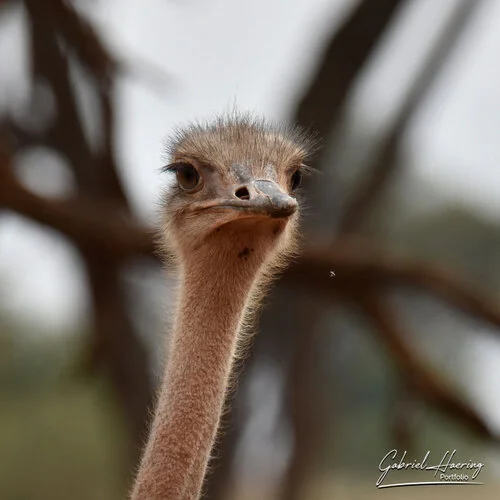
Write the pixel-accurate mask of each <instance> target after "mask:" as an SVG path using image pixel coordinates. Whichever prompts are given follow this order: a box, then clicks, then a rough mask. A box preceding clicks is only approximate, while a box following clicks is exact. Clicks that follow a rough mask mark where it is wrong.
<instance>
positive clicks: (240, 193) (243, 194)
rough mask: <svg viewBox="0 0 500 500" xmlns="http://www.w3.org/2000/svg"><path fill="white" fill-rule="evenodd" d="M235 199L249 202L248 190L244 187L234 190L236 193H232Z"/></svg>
mask: <svg viewBox="0 0 500 500" xmlns="http://www.w3.org/2000/svg"><path fill="white" fill-rule="evenodd" d="M234 194H235V195H236V197H237V198H239V199H240V200H249V199H250V193H249V192H248V189H247V188H246V187H241V188H239V189H237V190H236V193H234Z"/></svg>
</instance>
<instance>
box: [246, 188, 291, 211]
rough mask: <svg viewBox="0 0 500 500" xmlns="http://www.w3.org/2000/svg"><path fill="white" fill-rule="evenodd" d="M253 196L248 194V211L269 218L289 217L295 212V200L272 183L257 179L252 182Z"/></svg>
mask: <svg viewBox="0 0 500 500" xmlns="http://www.w3.org/2000/svg"><path fill="white" fill-rule="evenodd" d="M252 185H253V188H254V189H253V190H252V191H254V193H255V195H254V196H252V193H251V192H250V199H249V200H248V202H249V209H250V210H251V211H258V212H262V213H264V214H266V215H269V216H271V217H290V216H291V215H293V214H294V213H295V212H296V211H297V207H298V204H297V200H295V198H292V197H291V196H290V195H289V194H287V193H285V192H284V191H283V190H282V189H281V187H280V186H279V185H278V184H277V183H276V182H274V181H270V180H264V179H258V180H255V181H253V183H252Z"/></svg>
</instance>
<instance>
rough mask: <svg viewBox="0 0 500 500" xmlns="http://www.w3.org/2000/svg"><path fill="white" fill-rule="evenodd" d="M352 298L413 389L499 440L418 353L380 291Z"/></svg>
mask: <svg viewBox="0 0 500 500" xmlns="http://www.w3.org/2000/svg"><path fill="white" fill-rule="evenodd" d="M353 299H354V301H355V303H357V304H359V305H360V306H361V308H362V309H363V311H364V312H365V314H366V316H367V317H368V319H369V320H370V321H371V322H372V323H373V326H374V327H375V328H376V329H377V330H378V332H379V334H380V337H381V338H382V339H383V340H384V343H385V345H386V346H387V348H388V350H389V352H390V353H391V358H392V359H393V360H394V361H395V362H396V364H397V367H398V369H399V371H400V372H401V374H402V375H403V377H404V379H405V381H406V383H407V384H408V386H409V387H410V389H413V390H414V391H415V392H416V393H417V394H420V395H421V396H422V397H423V399H425V400H426V401H427V402H428V403H430V404H432V405H434V406H435V407H436V408H438V409H439V410H441V411H442V412H443V413H445V414H446V415H448V416H449V417H451V418H455V419H457V420H459V421H460V422H461V423H462V424H464V425H465V426H466V427H467V428H469V429H472V430H473V431H474V432H476V434H478V435H479V436H481V437H483V438H487V439H490V440H493V441H495V442H497V443H498V442H499V437H498V436H497V435H494V434H493V433H492V432H491V430H490V429H489V427H488V426H487V425H486V424H485V422H484V420H483V418H482V417H481V416H480V415H479V414H478V413H477V412H476V410H475V409H474V408H472V407H471V406H470V405H469V404H468V403H466V402H465V401H464V400H463V399H462V398H461V397H459V396H457V395H456V394H455V393H454V392H453V391H452V390H451V389H450V387H449V386H448V384H447V383H445V382H444V381H443V380H442V379H441V377H440V376H439V374H438V373H436V372H435V371H433V370H431V369H429V368H428V367H427V366H425V365H424V364H423V363H422V362H421V361H420V359H419V356H418V355H417V353H416V352H415V351H414V350H413V349H412V348H411V346H410V345H409V344H408V343H407V341H406V338H408V336H407V335H405V333H404V331H403V328H402V326H401V324H400V322H399V321H398V318H397V315H396V313H395V311H393V310H392V307H391V306H390V304H389V302H388V301H387V300H386V299H385V298H384V297H383V294H381V293H380V291H378V290H374V289H373V288H372V289H370V287H367V289H366V290H365V291H364V292H362V293H361V294H356V295H354V296H353Z"/></svg>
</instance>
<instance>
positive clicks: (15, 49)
mask: <svg viewBox="0 0 500 500" xmlns="http://www.w3.org/2000/svg"><path fill="white" fill-rule="evenodd" d="M466 1H476V0H466ZM458 2H459V0H438V1H436V0H413V2H410V5H409V7H408V8H407V9H405V11H403V12H401V13H400V20H399V23H398V24H397V26H394V28H393V29H391V31H390V33H388V36H387V37H386V39H385V40H384V43H383V44H382V46H381V47H380V50H379V54H378V58H377V59H376V60H375V61H374V62H373V64H371V66H370V68H368V70H367V72H366V77H365V78H364V79H363V80H362V81H361V82H360V84H359V86H358V89H357V91H356V94H355V96H354V98H353V108H352V109H353V111H352V119H353V120H356V121H357V122H358V126H359V127H364V128H365V129H366V130H374V131H375V130H380V129H381V128H383V127H384V126H386V125H387V122H388V120H389V119H390V118H391V116H392V113H393V112H394V110H395V108H396V106H397V105H398V103H399V102H400V101H401V99H402V98H404V92H405V89H406V86H407V85H408V84H409V83H410V81H411V79H412V76H413V75H414V72H415V71H416V70H418V67H419V64H420V63H421V62H422V61H423V59H424V57H425V55H426V53H427V52H426V51H428V50H429V48H431V47H432V42H433V40H434V37H435V36H436V34H437V33H438V31H439V29H440V27H441V26H442V22H443V20H444V19H445V18H446V16H447V15H448V14H449V12H450V9H451V8H453V7H454V6H456V5H457V4H458ZM90 5H92V13H91V14H92V18H93V19H94V20H95V22H96V23H97V24H99V25H101V26H102V27H104V28H105V34H106V36H107V39H108V42H109V44H110V45H111V47H112V48H114V49H115V50H116V52H117V53H118V54H121V55H122V56H123V57H124V58H125V59H127V60H130V61H131V63H132V64H133V62H134V60H135V59H136V58H137V57H139V58H140V59H141V60H143V63H144V64H146V63H151V64H152V65H154V66H156V67H157V68H161V69H162V70H163V71H165V73H166V74H167V75H171V76H172V78H173V80H174V82H176V83H175V84H174V86H173V88H170V87H168V86H165V89H164V90H162V91H159V90H158V88H157V87H155V86H153V85H151V84H148V83H147V81H146V79H140V78H126V79H125V80H124V81H123V82H122V84H121V85H120V89H119V90H120V91H119V95H118V99H119V100H120V104H121V106H120V109H121V111H122V115H121V116H120V117H119V122H118V127H117V132H118V152H119V159H120V160H121V164H122V165H123V167H124V177H125V181H126V184H127V188H128V190H129V192H130V194H131V196H132V200H133V202H134V205H135V206H136V207H137V209H138V212H139V213H140V215H141V216H142V217H144V218H146V219H147V220H150V221H152V220H153V219H154V216H155V211H156V201H157V199H158V194H159V191H160V187H161V186H160V181H161V180H160V177H159V175H158V168H159V167H160V166H161V158H162V148H163V146H162V144H163V142H164V140H165V138H166V137H167V136H168V133H169V131H170V130H171V129H172V127H173V126H174V125H175V124H178V123H179V122H180V123H183V122H185V121H187V120H190V119H193V118H200V117H202V118H203V117H209V116H211V115H213V114H214V113H216V112H219V111H221V110H225V109H228V108H229V107H230V106H232V104H233V103H234V102H236V103H237V104H238V106H239V107H240V108H241V109H248V110H253V111H257V112H259V113H262V114H266V115H268V116H270V117H276V118H280V117H284V116H286V114H287V112H288V106H289V105H290V104H291V103H293V100H294V98H295V97H296V96H297V94H298V92H300V89H301V86H302V85H303V84H304V82H305V81H306V80H307V78H308V77H309V75H310V70H311V69H312V68H313V66H314V63H315V61H316V58H317V57H318V49H319V48H320V47H321V44H322V42H323V41H324V39H325V37H327V36H328V35H329V32H330V30H331V29H332V26H333V25H334V24H335V23H339V22H340V21H341V20H342V16H343V15H344V14H345V13H346V11H347V10H346V9H348V8H350V7H351V6H352V5H353V1H352V0H273V1H270V0H252V1H242V0H238V1H236V0H203V1H202V0H186V1H180V0H171V1H168V0H148V1H147V2H140V1H139V0H106V1H105V0H99V1H95V2H90ZM21 23H22V17H21V16H20V15H18V14H16V15H15V16H13V17H12V20H11V21H10V22H9V24H8V26H3V27H2V29H1V30H0V61H2V64H1V69H0V110H1V109H4V108H5V107H8V106H15V104H16V102H19V100H21V101H22V100H23V99H24V98H25V95H26V90H27V87H26V85H27V84H26V79H25V78H23V74H24V73H23V72H24V71H25V67H24V64H25V61H24V59H23V53H22V47H23V43H22V41H23V40H22V29H21ZM499 54H500V0H489V1H485V2H484V5H483V7H482V8H481V9H480V10H479V11H478V12H477V15H476V16H475V18H474V19H473V20H472V22H471V24H470V26H469V27H468V29H467V31H466V33H465V34H464V36H463V37H462V39H461V41H460V43H459V44H458V46H457V47H456V50H455V51H454V53H453V56H452V57H451V59H450V60H449V62H448V64H447V65H446V66H445V67H443V68H442V74H441V76H440V78H439V81H438V83H437V85H436V86H435V88H434V89H433V91H432V92H431V94H430V95H429V98H428V99H427V101H426V103H425V106H423V108H422V109H421V111H420V112H419V114H418V116H417V117H416V119H415V120H414V122H413V124H412V127H411V131H410V133H409V135H408V137H407V141H406V145H407V151H406V152H407V154H409V155H411V162H410V163H411V167H410V168H412V169H414V171H415V172H416V173H419V174H420V175H422V176H424V177H425V178H426V179H427V181H428V182H431V183H432V184H433V185H434V186H435V189H436V191H438V192H440V193H441V194H442V196H443V202H445V201H447V200H453V199H454V200H459V201H461V202H463V203H466V204H468V205H470V206H472V207H473V208H474V209H475V210H476V211H477V212H479V213H481V214H482V215H483V216H485V217H488V218H491V219H493V220H496V221H498V220H499V216H500V166H499V165H500V140H499V136H500V56H499ZM6 68H9V69H8V71H6ZM138 71H140V67H138ZM34 167H36V168H37V169H40V168H44V169H46V171H47V173H48V174H47V177H46V178H47V179H51V178H53V177H54V176H50V175H49V174H50V170H51V169H52V170H54V169H55V170H56V171H59V170H61V167H60V166H59V167H58V166H57V164H54V161H53V158H47V157H44V156H43V155H37V154H35V155H31V157H30V158H28V159H27V162H26V165H25V166H24V168H23V174H24V175H25V177H26V180H27V182H28V183H30V186H33V188H35V189H37V190H39V191H40V192H43V193H47V194H57V193H58V192H61V191H62V190H64V189H65V187H67V186H68V185H70V184H71V179H69V178H68V177H65V178H63V180H62V181H61V182H60V183H59V184H53V183H48V184H47V183H45V184H43V179H42V180H40V177H39V176H36V183H35V184H33V180H32V179H31V180H30V175H29V172H30V169H31V168H34ZM423 203H425V200H423ZM499 255H500V251H499ZM79 273H80V270H79V267H78V265H77V259H76V255H75V254H74V252H73V251H72V250H71V248H69V247H68V246H67V245H65V244H64V242H63V240H61V239H60V238H59V237H58V236H57V235H51V234H49V233H48V232H47V231H46V229H45V228H42V229H39V228H38V227H37V226H35V225H33V224H31V223H29V222H27V221H25V220H23V219H21V218H19V217H17V216H14V215H12V216H10V215H9V216H6V215H2V216H1V218H0V279H1V281H0V300H1V302H2V307H3V308H6V309H7V310H8V311H10V312H12V313H13V314H15V315H22V316H23V317H25V318H26V319H27V320H29V321H32V322H37V323H39V324H42V325H45V327H46V328H47V330H49V331H54V332H56V331H61V330H64V328H66V327H67V326H72V325H74V324H75V321H82V320H83V321H84V318H85V314H86V313H85V310H86V306H85V304H86V292H85V289H84V288H83V285H82V282H83V280H82V279H81V277H80V275H79ZM491 344H492V343H488V344H486V343H483V344H481V345H476V347H475V355H476V356H478V357H479V356H483V355H484V356H486V354H487V353H486V351H488V352H490V353H491V352H494V353H496V354H495V355H496V356H497V357H496V359H499V357H500V353H499V351H500V346H498V343H496V344H495V345H494V346H492V345H491ZM481 346H483V347H481ZM481 351H485V352H484V353H481ZM477 359H479V358H477ZM483 359H485V358H483ZM491 359H492V358H490V361H491ZM486 365H488V366H489V368H488V369H490V368H491V363H488V362H486ZM497 371H498V370H497ZM491 373H492V372H491V371H490V372H489V376H490V377H491ZM495 380H497V382H498V383H497V384H496V387H499V386H500V375H499V376H498V377H497V378H496V379H495ZM490 381H491V380H490ZM479 400H480V401H479V404H481V397H479ZM482 401H483V403H482V404H483V406H484V405H486V399H485V398H482ZM497 413H498V414H500V410H499V411H498V412H497Z"/></svg>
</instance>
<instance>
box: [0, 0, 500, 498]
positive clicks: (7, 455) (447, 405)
mask: <svg viewBox="0 0 500 500" xmlns="http://www.w3.org/2000/svg"><path fill="white" fill-rule="evenodd" d="M499 53H500V1H499V0H439V2H436V1H434V0H360V1H355V0H274V1H272V2H270V1H264V0H254V1H252V2H250V1H247V2H243V1H241V0H240V1H232V0H205V1H200V0H185V1H179V0H149V1H148V2H139V1H138V0H92V1H90V0H88V1H70V0H66V1H65V0H45V1H41V0H1V1H0V498H1V499H2V500H43V499H51V500H57V499H68V498H71V499H74V500H79V499H82V500H83V499H95V500H99V499H102V500H114V499H120V498H125V497H126V491H127V489H128V488H129V485H130V478H131V475H132V474H133V471H134V468H135V467H136V464H137V458H138V454H139V450H140V447H141V445H142V444H143V442H144V439H145V435H146V434H145V432H146V429H147V422H148V421H149V418H150V414H151V405H152V398H153V396H154V394H155V387H156V383H157V382H158V377H159V376H160V374H161V370H162V366H163V364H164V358H165V349H164V347H165V345H166V340H165V337H166V335H167V334H168V314H167V313H166V311H167V310H168V307H169V304H171V303H172V300H173V297H172V290H171V287H170V286H169V280H170V279H171V277H172V276H171V273H170V271H169V270H168V269H167V270H166V271H165V269H164V268H163V267H162V264H161V262H160V260H159V259H158V257H157V256H156V255H155V253H154V248H153V238H152V228H154V227H155V224H156V223H157V220H158V213H159V208H158V200H159V197H160V193H161V187H162V178H161V174H160V173H159V168H160V167H161V166H162V154H163V148H164V142H165V139H166V138H167V137H168V134H169V133H170V132H171V131H172V129H173V127H174V126H175V125H178V124H183V123H185V122H188V121H189V120H192V119H205V118H210V117H211V116H214V115H215V114H217V113H219V112H221V111H224V110H226V111H227V110H229V109H232V108H233V106H234V105H237V106H238V107H239V108H240V109H241V110H250V111H253V112H256V113H257V114H264V115H266V116H268V117H270V118H274V119H284V120H287V121H291V122H297V123H299V124H301V125H303V126H305V127H308V128H311V129H312V130H315V131H317V132H318V134H319V135H320V136H321V137H322V138H323V141H322V148H321V150H320V152H319V153H318V154H317V155H316V158H315V160H314V162H313V163H314V165H313V166H314V167H316V168H317V170H318V172H317V173H316V174H315V175H313V176H312V177H311V178H309V179H308V180H307V182H306V185H305V186H304V195H305V198H306V200H307V201H306V206H305V210H304V223H303V233H304V235H305V238H304V239H305V242H306V243H305V245H304V249H303V256H302V257H301V258H300V259H299V260H297V262H295V263H294V264H293V265H292V266H291V267H290V269H289V270H288V271H286V272H285V273H284V274H283V276H282V278H281V280H280V281H279V282H278V283H277V284H276V286H275V287H274V289H273V291H272V293H271V295H270V297H269V299H268V300H267V301H266V305H265V307H264V310H263V311H262V314H261V320H260V323H259V326H258V334H257V335H256V338H255V341H254V345H253V349H252V351H251V353H250V355H249V357H248V359H247V360H246V363H245V366H244V370H243V372H242V377H241V381H240V384H239V386H238V390H237V391H236V393H235V394H233V396H232V411H231V412H230V413H229V414H228V415H227V416H226V418H225V422H224V429H225V432H224V435H223V437H222V438H221V440H220V442H219V443H218V445H217V450H216V455H217V457H218V458H217V460H216V461H215V462H214V463H213V465H212V474H211V475H210V477H209V479H208V482H207V488H206V490H207V492H206V495H205V497H204V498H206V499H212V500H223V499H226V500H227V499H233V500H244V499H245V500H247V499H248V500H250V499H259V500H260V499H264V500H265V499H283V500H299V499H307V500H309V499H311V500H322V499H361V498H363V499H364V498H367V499H371V498H382V497H384V498H389V499H392V498H396V497H397V498H408V499H413V498H425V499H429V498H445V499H446V498H451V497H452V495H453V497H454V498H471V497H472V496H473V497H474V498H485V499H488V498H498V494H499V492H500V480H499V477H500V453H499V448H498V444H499V437H500V337H499V334H500V140H499V131H500V62H499V58H498V54H499ZM331 271H333V272H334V273H335V275H334V276H332V275H331ZM394 448H396V449H398V450H400V454H401V453H402V451H403V450H407V451H408V458H410V457H412V458H415V459H417V458H420V457H423V455H424V454H425V452H426V451H427V450H430V451H431V457H432V458H433V459H435V460H434V461H439V459H440V458H441V456H442V455H443V454H444V452H445V451H446V450H454V449H456V450H457V458H459V459H461V460H469V459H472V460H474V461H481V462H483V463H485V464H486V466H485V468H484V470H483V471H482V472H481V475H480V480H482V481H484V483H485V485H484V486H474V487H472V486H468V487H465V486H455V487H451V486H449V487H419V488H395V489H387V490H377V488H376V487H375V482H376V480H377V478H378V477H379V475H380V472H379V470H378V466H379V462H380V460H381V458H382V457H383V456H384V455H385V454H386V453H387V452H388V451H390V450H391V449H394ZM426 479H428V478H427V476H426ZM392 480H393V482H397V481H403V480H408V481H417V480H423V476H422V475H421V474H419V473H417V472H415V471H414V472H413V473H409V474H406V475H405V474H404V473H402V472H401V473H399V472H398V473H397V476H396V473H394V476H392ZM387 482H389V481H387ZM472 488H474V489H473V490H471V489H472Z"/></svg>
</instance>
